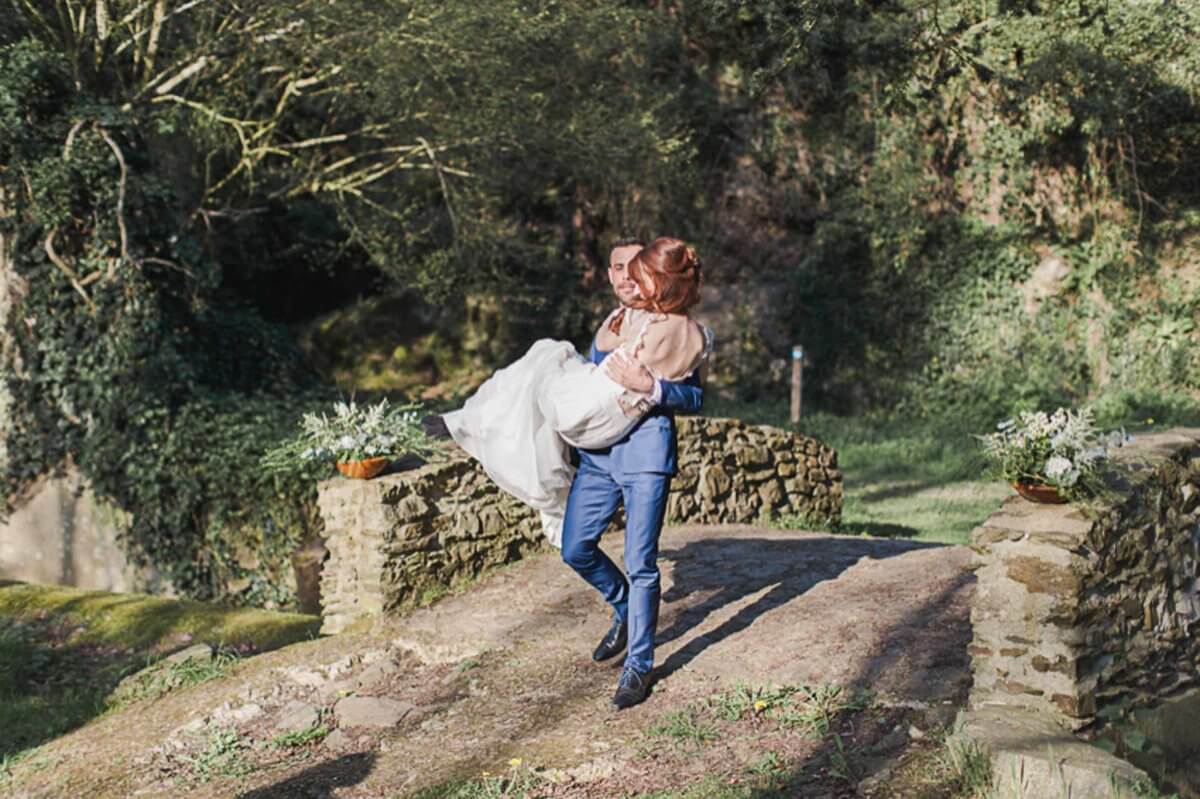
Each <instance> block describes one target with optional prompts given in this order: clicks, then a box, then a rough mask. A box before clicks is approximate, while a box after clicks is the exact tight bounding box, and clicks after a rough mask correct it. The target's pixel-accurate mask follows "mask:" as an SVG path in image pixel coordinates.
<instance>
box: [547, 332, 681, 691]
mask: <svg viewBox="0 0 1200 799" xmlns="http://www.w3.org/2000/svg"><path fill="white" fill-rule="evenodd" d="M606 355H608V353H607V352H603V351H600V350H597V349H596V345H595V343H593V344H592V348H591V350H590V352H589V354H588V357H589V358H591V361H592V363H596V364H598V363H600V362H601V361H602V360H604V357H605V356H606ZM661 386H662V398H661V400H660V401H659V404H658V405H657V406H655V408H654V409H653V410H652V411H651V412H650V413H648V414H647V415H646V416H645V417H644V418H643V419H642V420H641V421H640V422H638V424H637V426H635V427H634V428H633V430H631V431H630V432H629V434H628V435H627V436H625V438H623V439H621V440H620V441H618V442H617V443H616V444H613V445H612V446H611V447H606V448H605V449H597V450H584V449H581V450H579V470H578V471H577V472H576V474H575V481H574V482H573V483H572V484H571V493H570V495H569V497H568V498H567V510H566V517H565V519H564V521H563V538H562V545H563V546H562V557H563V561H564V562H566V564H567V565H568V566H570V567H571V568H572V569H574V570H575V571H576V572H578V573H579V576H581V577H582V578H583V579H585V580H587V581H588V582H589V583H591V584H592V585H593V586H594V587H595V588H596V590H597V591H599V592H600V594H601V595H602V596H603V597H604V599H605V601H607V602H608V603H609V604H610V605H612V606H613V614H614V616H615V617H616V618H619V619H627V620H628V622H629V650H628V652H627V654H626V656H625V665H626V666H627V667H632V668H634V669H636V670H637V671H638V672H641V673H643V674H644V673H646V672H649V671H650V669H651V668H652V667H653V666H654V631H655V628H656V627H657V625H658V604H659V596H660V594H661V589H660V586H659V572H658V537H659V534H660V533H661V532H662V524H663V519H664V517H665V516H666V511H667V493H668V492H669V490H670V488H671V478H672V476H674V474H675V470H676V455H675V450H676V440H675V415H674V412H675V411H677V410H679V411H684V412H695V411H698V410H700V407H701V405H702V404H703V402H704V388H703V386H702V385H701V384H700V378H699V375H697V374H695V373H693V374H692V375H691V377H689V378H688V379H687V380H686V381H684V382H682V383H670V382H667V381H661ZM622 501H623V502H624V503H625V574H628V575H629V579H628V580H626V578H625V574H622V573H621V570H620V569H619V568H617V566H616V564H614V563H613V562H612V559H610V558H609V557H608V556H607V555H605V554H604V553H603V552H602V551H601V550H600V547H599V544H600V536H601V535H602V534H603V533H604V530H605V528H607V527H608V523H609V522H610V521H612V517H613V515H614V514H615V513H616V512H617V508H618V507H619V506H620V504H621V502H622Z"/></svg>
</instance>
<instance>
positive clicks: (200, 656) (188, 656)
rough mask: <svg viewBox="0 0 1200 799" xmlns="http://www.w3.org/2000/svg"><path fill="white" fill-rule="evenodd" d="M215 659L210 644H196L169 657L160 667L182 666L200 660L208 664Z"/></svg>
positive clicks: (164, 659)
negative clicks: (190, 661)
mask: <svg viewBox="0 0 1200 799" xmlns="http://www.w3.org/2000/svg"><path fill="white" fill-rule="evenodd" d="M212 658H213V649H212V647H211V646H209V645H208V644H195V645H194V646H189V647H188V648H187V649H181V650H179V651H178V652H176V653H175V654H173V655H169V656H167V657H165V658H163V659H162V662H161V663H159V664H157V665H158V666H166V667H168V668H169V667H171V666H180V665H183V664H184V663H187V662H188V661H189V660H198V661H201V662H203V663H207V662H209V661H210V660H212Z"/></svg>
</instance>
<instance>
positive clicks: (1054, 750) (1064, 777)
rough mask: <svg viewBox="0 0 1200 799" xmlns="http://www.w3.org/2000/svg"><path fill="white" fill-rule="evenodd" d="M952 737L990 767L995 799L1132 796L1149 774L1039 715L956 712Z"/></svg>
mask: <svg viewBox="0 0 1200 799" xmlns="http://www.w3.org/2000/svg"><path fill="white" fill-rule="evenodd" d="M956 726H957V731H956V733H955V735H956V737H958V738H959V739H960V740H963V741H965V742H969V743H970V744H973V745H975V746H977V747H979V749H980V750H981V751H982V752H983V753H984V754H985V755H986V756H987V757H988V759H989V760H990V761H991V764H992V775H993V779H994V783H993V789H994V790H995V792H996V794H997V795H998V796H1022V797H1055V796H1078V797H1093V796H1094V797H1102V796H1112V795H1113V793H1112V789H1113V786H1114V785H1116V786H1118V789H1119V790H1127V791H1129V792H1130V795H1134V794H1133V786H1134V785H1138V784H1149V777H1148V775H1147V774H1146V773H1145V772H1143V771H1141V770H1140V769H1138V768H1136V767H1135V766H1133V765H1131V764H1129V763H1127V762H1125V761H1124V760H1121V759H1119V758H1117V757H1115V756H1114V755H1112V754H1110V753H1108V752H1106V751H1104V750H1103V749H1101V748H1099V747H1097V746H1092V745H1091V744H1088V743H1086V742H1084V741H1081V740H1079V739H1078V738H1076V737H1075V736H1074V735H1072V734H1071V732H1070V731H1069V730H1067V729H1064V728H1063V727H1061V726H1059V725H1057V724H1055V723H1054V721H1053V720H1051V719H1050V718H1049V717H1047V716H1046V715H1044V714H1038V713H1029V712H1022V711H1019V710H1012V709H1007V708H986V709H981V710H971V711H966V712H964V713H962V714H960V716H959V719H958V722H957V725H956Z"/></svg>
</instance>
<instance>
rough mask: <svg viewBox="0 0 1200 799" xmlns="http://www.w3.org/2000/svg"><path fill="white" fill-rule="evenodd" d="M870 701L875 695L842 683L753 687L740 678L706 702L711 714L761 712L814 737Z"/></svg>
mask: <svg viewBox="0 0 1200 799" xmlns="http://www.w3.org/2000/svg"><path fill="white" fill-rule="evenodd" d="M872 701H874V696H873V695H872V694H871V693H870V692H868V691H861V690H856V689H853V688H847V687H845V686H841V685H829V684H820V685H783V686H765V687H757V688H755V687H751V686H748V685H746V684H744V683H741V682H739V683H737V684H736V685H735V686H734V687H733V688H731V689H730V690H728V691H724V692H722V693H719V694H714V695H713V696H711V697H709V698H708V700H707V701H706V703H705V704H706V706H707V708H708V710H709V712H711V713H712V715H713V716H715V717H717V718H719V719H724V720H725V721H740V720H741V719H742V718H745V717H747V716H751V715H755V716H761V717H763V718H767V719H772V720H774V721H775V722H777V723H779V724H780V725H781V726H783V727H786V728H788V729H792V730H798V731H800V732H802V733H804V734H806V735H809V736H811V737H813V738H823V737H825V736H826V735H828V734H829V730H830V728H831V727H832V726H833V723H834V722H835V721H836V720H837V719H838V718H839V717H840V716H842V715H844V714H847V713H857V712H858V711H860V710H864V709H865V708H867V707H868V706H870V704H871V703H872Z"/></svg>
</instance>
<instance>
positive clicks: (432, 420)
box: [421, 414, 450, 438]
mask: <svg viewBox="0 0 1200 799" xmlns="http://www.w3.org/2000/svg"><path fill="white" fill-rule="evenodd" d="M421 430H422V431H424V433H425V435H426V437H428V438H450V430H449V428H447V427H446V420H445V419H443V418H442V417H441V416H438V415H436V414H434V415H431V416H426V417H424V418H422V419H421Z"/></svg>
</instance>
